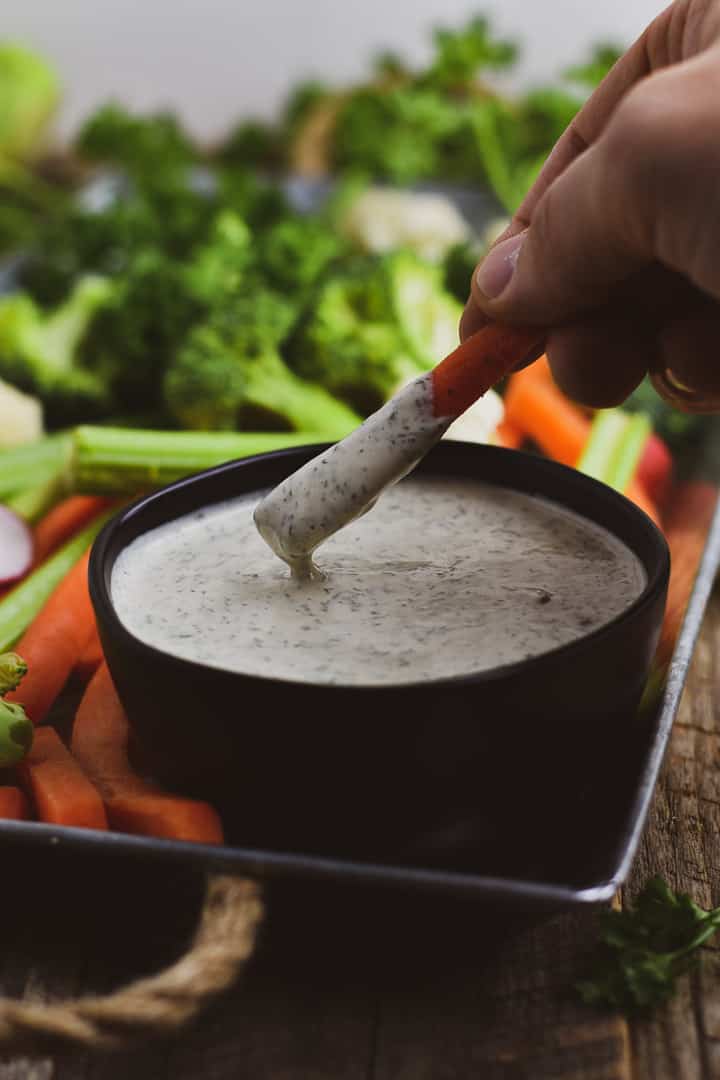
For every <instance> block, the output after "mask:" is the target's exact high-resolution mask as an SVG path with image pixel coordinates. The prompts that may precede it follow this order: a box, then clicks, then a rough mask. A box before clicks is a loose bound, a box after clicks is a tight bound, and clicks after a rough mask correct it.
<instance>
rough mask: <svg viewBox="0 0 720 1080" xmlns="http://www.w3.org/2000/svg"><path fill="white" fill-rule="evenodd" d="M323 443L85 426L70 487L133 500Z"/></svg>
mask: <svg viewBox="0 0 720 1080" xmlns="http://www.w3.org/2000/svg"><path fill="white" fill-rule="evenodd" d="M321 441H330V440H329V439H326V440H323V437H322V435H317V434H314V433H307V432H295V431H294V432H287V431H277V432H275V431H271V432H205V431H153V430H142V429H136V428H112V427H101V426H98V427H95V426H93V425H86V426H83V427H79V428H76V429H75V432H74V455H73V468H72V478H73V485H72V486H73V489H74V490H75V491H78V492H86V493H88V494H93V495H124V494H129V495H131V494H136V493H137V492H140V491H147V490H148V489H150V488H156V487H162V486H163V485H164V484H169V483H172V481H174V480H179V479H181V478H182V477H183V476H187V475H188V474H189V473H193V472H200V471H201V470H203V469H209V468H211V467H212V466H213V465H221V464H222V463H223V462H225V461H232V460H234V459H236V458H243V457H250V456H251V455H253V454H264V453H267V452H268V451H271V450H281V449H283V448H284V447H288V446H305V445H309V444H311V443H316V442H321ZM1 467H2V458H0V468H1Z"/></svg>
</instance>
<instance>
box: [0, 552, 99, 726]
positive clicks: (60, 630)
mask: <svg viewBox="0 0 720 1080" xmlns="http://www.w3.org/2000/svg"><path fill="white" fill-rule="evenodd" d="M89 557H90V553H89V552H86V553H85V555H84V556H83V557H82V558H81V559H80V561H79V562H78V563H76V564H75V566H74V567H73V568H72V570H71V571H70V573H69V574H68V575H67V576H66V577H64V578H63V580H62V581H61V582H60V584H59V585H58V587H57V588H56V589H55V590H54V592H52V593H51V595H50V597H49V599H48V600H47V601H46V603H45V605H44V607H43V608H41V610H40V612H39V613H38V615H37V616H36V618H35V619H34V620H33V622H32V623H31V624H30V626H29V627H28V629H27V630H26V631H25V633H24V634H23V636H22V637H21V638H20V641H19V642H18V643H17V651H18V652H19V653H20V656H22V658H23V660H24V661H25V663H26V664H27V666H28V673H27V675H26V676H25V678H24V679H23V682H22V687H21V688H18V689H17V690H13V691H12V693H10V694H8V695H7V700H8V701H20V702H22V704H23V705H24V706H25V711H26V713H27V714H28V716H29V717H30V719H31V720H32V722H33V723H34V724H41V723H42V722H43V720H44V719H45V717H46V716H47V713H48V711H49V709H50V707H51V706H52V704H53V702H54V701H55V699H56V697H57V696H58V694H59V693H60V691H61V690H62V688H63V686H64V685H65V683H66V682H67V679H68V676H69V675H70V672H71V671H72V670H73V668H74V667H75V664H76V663H77V661H78V660H79V659H80V657H81V656H82V653H83V650H84V649H85V646H86V645H87V643H88V640H89V638H90V635H91V633H92V630H93V627H94V625H95V616H94V614H93V609H92V605H91V603H90V594H89V592H88V584H87V571H88V560H89ZM21 650H22V651H21Z"/></svg>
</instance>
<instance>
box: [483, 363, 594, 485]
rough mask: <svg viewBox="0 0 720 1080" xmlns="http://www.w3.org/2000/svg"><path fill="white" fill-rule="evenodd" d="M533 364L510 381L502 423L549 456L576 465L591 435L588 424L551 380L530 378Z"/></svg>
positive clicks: (575, 406)
mask: <svg viewBox="0 0 720 1080" xmlns="http://www.w3.org/2000/svg"><path fill="white" fill-rule="evenodd" d="M531 370H532V365H531V367H530V368H525V370H523V371H518V372H517V373H516V374H515V375H513V376H512V377H511V378H510V381H509V384H508V388H507V391H506V393H505V397H504V402H505V420H506V421H507V423H509V424H512V425H513V426H514V427H517V428H519V429H520V430H521V431H523V432H524V433H525V435H526V436H528V437H529V438H531V439H532V440H533V441H534V442H536V443H537V445H538V446H539V447H540V449H541V450H543V451H544V452H545V453H546V454H547V455H548V457H551V458H554V460H555V461H559V462H561V463H562V464H563V465H572V466H575V465H577V463H578V460H579V458H580V455H581V454H582V452H583V449H584V447H585V444H586V442H587V440H588V437H589V435H590V421H589V420H588V419H587V417H585V416H584V415H583V413H582V411H581V410H580V409H579V408H578V406H577V405H574V404H573V402H571V401H570V399H569V398H566V397H565V395H564V394H563V392H562V391H561V390H560V389H559V388H558V387H557V386H556V385H555V384H554V383H553V382H550V381H544V380H542V379H539V378H537V377H536V376H534V375H531V374H530V372H531Z"/></svg>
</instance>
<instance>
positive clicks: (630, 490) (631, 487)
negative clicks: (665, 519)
mask: <svg viewBox="0 0 720 1080" xmlns="http://www.w3.org/2000/svg"><path fill="white" fill-rule="evenodd" d="M624 494H625V495H626V496H627V498H628V499H630V501H631V502H634V503H635V505H636V506H639V507H640V509H641V510H644V511H645V513H646V514H647V516H648V517H649V518H650V519H651V521H654V522H655V524H656V525H657V526H658V528H661V527H662V525H661V521H660V512H659V510H658V508H657V506H656V505H655V503H654V502H653V500H652V499H651V498H650V496H649V495H648V493H647V491H646V490H645V488H644V487H643V486H642V484H640V483H639V482H638V481H637V480H631V481H630V483H629V484H628V486H627V487H626V489H625V492H624Z"/></svg>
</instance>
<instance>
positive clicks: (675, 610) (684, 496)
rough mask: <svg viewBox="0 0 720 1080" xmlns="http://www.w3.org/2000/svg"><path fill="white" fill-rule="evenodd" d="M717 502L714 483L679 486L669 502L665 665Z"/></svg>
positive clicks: (662, 656)
mask: <svg viewBox="0 0 720 1080" xmlns="http://www.w3.org/2000/svg"><path fill="white" fill-rule="evenodd" d="M717 499H718V488H717V487H716V486H715V485H714V484H707V483H702V482H700V481H695V482H687V483H684V484H679V485H678V486H677V487H676V488H675V490H674V491H673V492H671V495H670V498H669V500H668V512H667V519H666V522H665V527H664V532H665V537H666V539H667V542H668V547H669V548H670V583H669V585H668V597H667V604H666V606H665V618H664V620H663V625H662V630H661V632H660V643H659V645H658V651H657V659H658V661H659V663H660V664H661V665H664V664H667V663H668V662H669V660H670V658H671V656H672V653H673V649H674V648H675V642H676V640H677V636H678V634H679V632H680V627H681V625H682V621H683V618H684V616H685V609H686V608H687V605H688V600H689V599H690V594H691V592H692V589H693V585H694V583H695V577H696V575H697V571H698V567H699V565H700V560H701V558H702V554H703V551H704V549H705V544H706V541H707V536H708V529H709V528H710V524H711V522H712V519H713V516H714V514H715V508H716V506H717Z"/></svg>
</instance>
